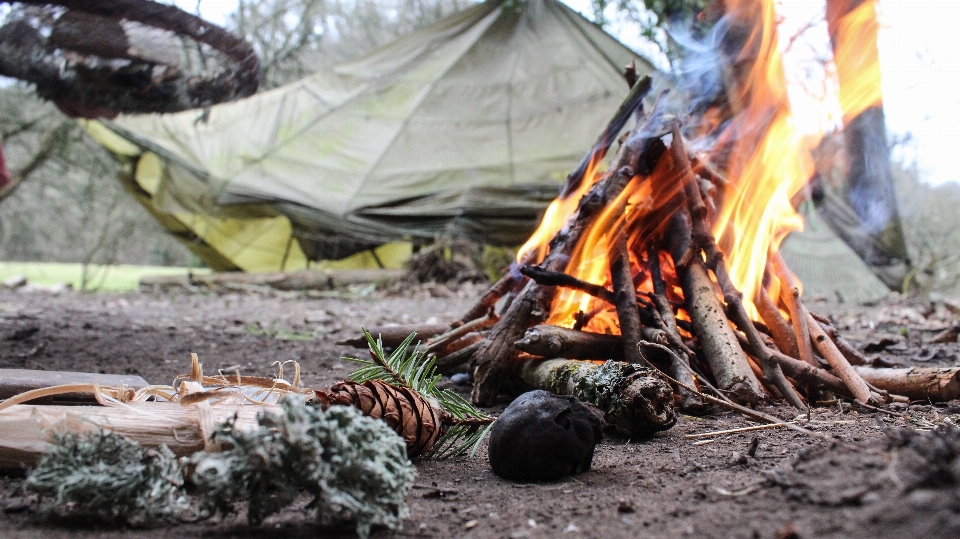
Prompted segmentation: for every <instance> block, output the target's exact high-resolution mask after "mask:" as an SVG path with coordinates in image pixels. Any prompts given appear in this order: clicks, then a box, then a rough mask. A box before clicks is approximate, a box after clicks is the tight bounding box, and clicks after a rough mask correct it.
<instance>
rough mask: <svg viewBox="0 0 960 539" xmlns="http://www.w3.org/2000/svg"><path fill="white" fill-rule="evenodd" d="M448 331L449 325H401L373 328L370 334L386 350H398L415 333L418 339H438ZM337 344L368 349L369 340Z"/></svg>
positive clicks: (346, 341) (359, 338)
mask: <svg viewBox="0 0 960 539" xmlns="http://www.w3.org/2000/svg"><path fill="white" fill-rule="evenodd" d="M448 329H450V326H448V325H447V324H401V325H398V326H386V327H372V328H370V334H371V335H373V336H374V337H378V338H379V339H380V340H381V341H382V342H383V346H384V347H385V348H396V347H397V346H399V345H400V343H402V342H403V340H404V339H406V338H407V337H408V336H410V334H411V333H413V332H416V333H417V336H418V337H421V338H430V337H436V336H437V335H440V334H441V333H443V332H445V331H447V330H448ZM337 344H340V345H345V346H353V347H354V348H366V347H367V346H368V343H367V339H366V337H363V336H360V337H357V338H355V339H346V340H343V341H338V342H337Z"/></svg>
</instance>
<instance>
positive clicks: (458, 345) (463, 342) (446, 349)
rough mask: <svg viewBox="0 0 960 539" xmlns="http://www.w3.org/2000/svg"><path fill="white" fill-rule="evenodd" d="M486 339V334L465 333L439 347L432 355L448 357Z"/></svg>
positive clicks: (478, 332) (476, 332) (477, 332)
mask: <svg viewBox="0 0 960 539" xmlns="http://www.w3.org/2000/svg"><path fill="white" fill-rule="evenodd" d="M486 338H487V335H486V333H484V332H480V331H474V332H472V333H467V334H466V335H464V336H463V337H460V338H459V339H457V340H455V341H450V342H448V343H447V344H445V345H444V346H443V347H441V348H440V349H439V350H436V351H435V352H434V354H435V355H436V356H437V357H443V356H449V355H450V354H452V353H454V352H457V351H459V350H463V349H464V348H466V347H468V346H470V345H471V344H474V343H478V342H480V341H482V340H484V339H486Z"/></svg>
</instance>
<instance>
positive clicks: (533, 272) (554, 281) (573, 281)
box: [520, 266, 615, 305]
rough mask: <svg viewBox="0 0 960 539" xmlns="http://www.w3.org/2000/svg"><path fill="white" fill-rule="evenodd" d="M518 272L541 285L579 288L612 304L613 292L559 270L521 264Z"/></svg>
mask: <svg viewBox="0 0 960 539" xmlns="http://www.w3.org/2000/svg"><path fill="white" fill-rule="evenodd" d="M520 273H522V274H524V275H526V276H527V277H530V278H531V279H533V280H534V281H536V282H537V284H540V285H543V286H563V287H566V288H572V289H574V290H579V291H581V292H583V293H585V294H589V295H591V296H593V297H595V298H597V299H601V300H603V301H605V302H607V303H609V304H610V305H614V304H615V302H614V299H613V292H611V291H610V290H609V289H607V288H605V287H602V286H600V285H598V284H593V283H588V282H586V281H582V280H580V279H577V278H576V277H574V276H572V275H567V274H566V273H563V272H560V271H547V270H545V269H543V268H541V267H539V266H521V267H520Z"/></svg>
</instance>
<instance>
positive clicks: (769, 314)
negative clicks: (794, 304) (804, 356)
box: [754, 287, 801, 359]
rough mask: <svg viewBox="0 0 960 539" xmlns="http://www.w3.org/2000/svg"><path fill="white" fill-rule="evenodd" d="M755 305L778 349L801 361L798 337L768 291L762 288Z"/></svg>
mask: <svg viewBox="0 0 960 539" xmlns="http://www.w3.org/2000/svg"><path fill="white" fill-rule="evenodd" d="M754 305H756V307H757V312H758V313H759V314H760V318H762V319H763V323H764V324H766V325H767V327H768V328H770V333H771V335H772V336H773V340H774V342H776V343H777V347H778V348H780V350H781V351H783V353H784V354H786V355H788V356H790V357H794V358H797V359H800V357H801V356H800V346H799V345H798V344H797V336H796V335H795V334H794V332H793V328H791V327H790V324H789V323H787V321H786V320H784V319H783V315H781V314H780V309H778V308H777V304H776V303H774V301H773V298H771V297H770V294H769V293H768V292H767V289H765V288H763V287H761V288H760V291H759V292H758V293H757V297H756V298H754Z"/></svg>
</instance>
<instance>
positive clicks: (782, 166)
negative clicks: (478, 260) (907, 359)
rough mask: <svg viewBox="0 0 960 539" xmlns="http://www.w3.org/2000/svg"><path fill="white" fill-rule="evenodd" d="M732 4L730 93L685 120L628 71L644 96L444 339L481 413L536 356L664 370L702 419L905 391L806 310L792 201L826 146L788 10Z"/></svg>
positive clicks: (861, 65)
mask: <svg viewBox="0 0 960 539" xmlns="http://www.w3.org/2000/svg"><path fill="white" fill-rule="evenodd" d="M726 7H727V16H726V18H725V21H726V22H728V23H729V24H728V26H727V27H726V29H725V30H726V31H725V33H724V35H723V37H722V44H721V49H723V50H725V51H730V50H734V51H738V52H737V53H736V54H734V55H732V56H731V57H730V58H731V62H730V64H731V65H730V66H729V69H728V70H727V71H726V73H725V75H726V76H725V86H726V94H725V95H724V96H723V98H722V99H718V100H715V103H714V104H712V105H711V106H707V107H703V110H701V111H700V112H699V114H698V115H697V116H696V117H695V118H694V120H688V119H685V118H682V117H680V116H679V115H676V114H672V113H671V111H670V107H669V105H667V103H666V101H667V100H666V99H665V98H664V96H663V95H661V96H659V97H658V98H657V99H656V104H655V105H654V106H653V107H652V108H651V109H650V110H644V108H643V106H642V102H643V99H644V97H645V96H647V95H648V94H649V93H650V91H651V80H650V79H648V78H645V79H643V80H636V77H635V75H634V74H633V73H632V72H631V70H630V69H629V68H628V69H627V73H626V78H627V81H628V83H629V84H630V85H631V91H630V94H629V95H628V97H627V99H626V100H625V101H624V103H623V105H622V106H621V108H620V110H619V111H618V112H617V114H616V115H615V117H614V118H613V119H612V120H611V121H610V123H609V125H608V127H607V129H606V130H605V131H604V133H602V134H601V136H600V138H599V140H598V142H597V145H596V146H595V147H594V148H593V149H592V150H591V151H590V152H589V153H588V154H587V155H586V156H585V157H584V159H583V161H582V163H581V165H580V166H579V167H578V168H577V169H576V170H575V171H574V172H572V173H571V174H570V175H569V177H568V179H567V184H566V186H565V187H564V189H563V191H562V193H561V194H560V196H559V197H558V198H557V199H556V200H554V201H553V203H552V204H551V205H550V206H549V208H548V209H547V210H546V212H545V215H544V217H543V219H542V222H541V223H540V226H539V228H538V229H537V230H536V232H535V233H534V234H533V235H532V236H531V237H530V239H529V241H528V242H527V243H526V244H525V245H524V246H523V247H522V248H521V249H520V251H519V254H518V257H517V262H516V264H515V266H514V267H512V268H511V269H510V271H509V272H508V273H507V274H506V275H505V276H504V277H503V278H502V279H500V281H499V282H497V283H496V284H494V285H493V286H492V287H491V288H490V289H489V290H488V291H487V293H486V294H485V295H484V296H483V297H482V298H481V300H480V301H479V302H478V303H477V305H476V306H475V307H474V308H472V309H471V310H470V311H469V312H468V313H466V315H465V316H464V317H463V318H462V319H461V320H459V321H457V322H455V323H454V324H453V325H452V326H453V327H454V328H455V329H453V330H452V331H449V332H447V333H445V334H442V335H439V336H436V337H434V338H433V339H431V340H430V341H428V343H427V346H428V350H429V351H431V352H433V353H436V354H437V356H438V365H440V366H441V368H446V369H448V370H449V369H453V368H456V367H457V366H462V365H467V364H468V362H469V365H470V367H471V369H472V371H473V373H474V375H475V386H474V389H473V394H472V398H473V401H474V402H475V403H478V404H483V405H489V404H492V403H493V402H494V399H495V397H496V395H497V393H498V391H499V390H501V389H502V388H503V387H504V384H505V383H507V382H509V381H510V380H512V379H516V378H518V377H519V378H523V379H525V380H526V381H527V382H528V383H532V385H538V382H537V381H536V380H533V381H531V380H529V379H528V378H530V376H529V373H530V372H531V368H530V363H531V362H536V361H538V360H542V359H543V358H558V357H562V358H565V359H569V360H596V361H605V360H611V359H613V360H620V361H624V362H627V363H630V364H634V365H641V366H648V367H653V368H655V369H656V370H658V371H661V372H662V373H665V374H667V375H668V377H669V379H670V380H671V383H672V385H673V388H674V390H675V391H676V398H677V399H678V402H679V403H680V406H681V407H682V408H684V409H689V410H695V409H697V408H699V407H701V406H703V402H702V398H703V392H705V393H710V394H713V395H715V396H716V397H717V398H721V399H723V400H727V401H733V402H735V403H740V404H745V405H754V404H756V403H758V402H760V401H765V400H766V401H769V400H781V399H782V400H784V401H786V402H787V403H789V404H790V405H792V406H794V407H797V408H805V407H806V406H808V405H812V404H814V403H815V402H816V401H820V400H828V401H829V400H832V399H833V398H834V396H836V397H845V398H852V399H855V400H856V401H858V402H860V403H863V404H867V403H871V404H877V403H883V402H890V401H891V400H902V399H903V397H899V396H897V395H896V394H895V393H896V392H891V391H888V390H885V389H884V387H882V386H885V387H889V384H887V383H886V382H887V380H885V379H881V377H879V376H878V375H877V372H876V371H874V370H873V369H867V368H854V366H853V365H861V366H862V365H866V364H867V363H868V361H867V359H866V358H865V357H863V355H861V354H860V353H859V352H858V351H857V350H856V349H855V348H854V347H853V346H851V345H850V344H849V343H848V342H846V341H845V340H844V339H843V338H842V337H841V336H840V335H839V334H838V332H837V331H836V329H835V328H833V327H832V326H831V324H830V322H829V320H828V319H826V318H823V317H820V316H818V315H816V314H814V313H812V312H810V311H809V310H808V309H807V307H806V306H805V305H804V303H803V301H802V294H801V283H799V282H798V280H797V279H796V277H795V276H794V275H792V274H791V272H790V270H789V268H788V267H787V266H786V264H785V263H784V261H783V259H782V258H781V256H780V255H779V253H778V248H779V245H780V243H781V241H782V240H783V239H784V238H785V237H786V236H787V235H788V234H789V233H790V232H792V231H796V230H800V229H801V228H802V226H803V223H802V218H801V217H800V216H799V215H798V213H797V212H796V210H795V208H794V205H793V204H792V200H793V199H794V197H795V196H797V195H798V193H801V191H802V190H803V189H804V187H805V186H806V184H807V182H808V180H809V179H810V178H811V177H812V176H813V174H814V163H813V160H812V157H811V151H812V149H813V148H814V146H815V145H816V144H817V143H818V142H819V141H818V140H816V139H815V137H813V138H812V137H810V136H809V135H804V134H803V133H801V132H799V131H798V130H797V129H796V128H795V122H794V118H793V112H792V111H791V108H790V105H789V99H788V97H787V89H788V85H787V82H786V77H785V74H784V67H783V63H782V58H781V53H780V49H779V48H778V44H777V35H776V25H775V24H774V16H775V14H774V10H773V3H772V2H761V1H753V0H741V1H736V2H727V3H726ZM873 9H874V7H873V3H872V2H864V3H862V4H861V5H860V7H858V8H856V9H853V10H851V11H849V12H848V13H845V14H844V13H840V14H839V15H838V14H836V13H833V15H832V16H833V17H834V20H832V21H831V24H832V25H834V26H833V27H834V28H837V29H836V30H835V31H834V32H833V35H835V36H836V39H837V43H835V50H837V51H838V57H837V59H836V61H837V68H838V69H839V71H840V73H841V77H840V92H839V103H840V106H841V108H842V112H843V117H844V118H845V119H847V120H849V119H851V118H854V117H856V116H858V115H859V114H860V113H862V112H863V111H865V110H867V109H869V108H871V107H876V106H877V105H878V104H880V95H879V91H878V89H879V87H880V82H879V67H878V64H877V62H876V56H873V57H868V58H867V60H868V61H866V62H864V61H863V56H862V55H861V56H858V55H854V54H851V53H850V51H852V50H853V49H855V48H856V47H857V43H856V42H855V40H856V39H865V38H866V39H875V35H876V19H875V16H874V15H873V13H872V12H871V13H866V12H865V11H866V10H873ZM834 11H836V10H834ZM871 32H872V33H871ZM634 115H635V116H636V118H637V122H636V126H635V127H634V128H632V129H631V130H630V131H629V132H628V133H627V134H626V135H624V136H622V137H620V138H619V140H616V141H615V140H614V138H615V137H616V136H617V134H618V133H619V132H620V131H621V130H622V128H623V127H624V126H625V125H626V123H627V122H628V120H629V119H630V118H631V117H633V116H634ZM615 143H618V144H619V149H618V150H617V152H616V154H615V155H614V156H613V157H612V159H611V160H610V164H609V166H607V167H606V170H601V165H600V163H601V161H602V160H603V159H604V157H605V155H606V153H607V151H608V149H609V148H611V147H612V146H613V145H614V144H615ZM502 298H506V299H505V301H503V302H499V300H501V299H502ZM498 302H499V303H498ZM496 305H500V307H499V311H498V312H495V310H496V307H495V306H496ZM525 373H526V374H525ZM539 385H544V383H539ZM546 385H547V386H550V384H549V383H546ZM906 385H909V384H906ZM897 389H898V390H900V391H906V392H908V393H913V391H912V390H911V389H910V388H909V387H905V385H904V384H901V385H899V386H897ZM892 393H894V394H892Z"/></svg>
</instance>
